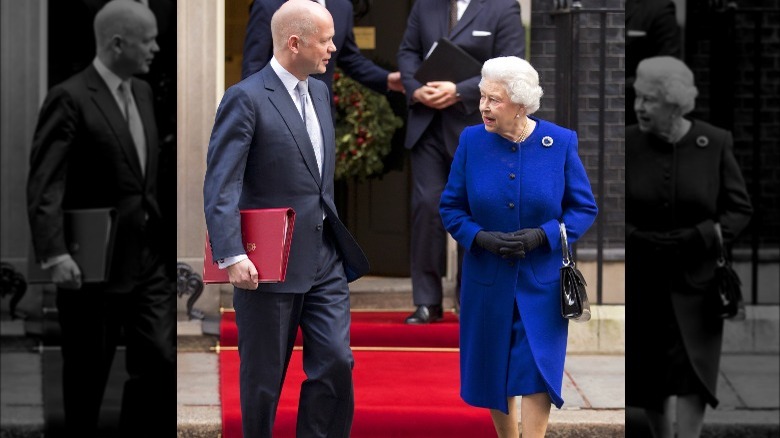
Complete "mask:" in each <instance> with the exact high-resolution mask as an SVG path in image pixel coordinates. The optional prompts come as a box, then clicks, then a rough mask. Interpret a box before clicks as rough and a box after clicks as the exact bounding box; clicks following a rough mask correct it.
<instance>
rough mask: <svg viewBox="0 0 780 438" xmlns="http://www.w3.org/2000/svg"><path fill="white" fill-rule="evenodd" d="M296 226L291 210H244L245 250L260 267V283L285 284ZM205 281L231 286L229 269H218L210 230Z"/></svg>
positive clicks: (205, 261)
mask: <svg viewBox="0 0 780 438" xmlns="http://www.w3.org/2000/svg"><path fill="white" fill-rule="evenodd" d="M294 224H295V211H294V210H293V209H292V208H263V209H251V210H241V235H242V240H243V242H244V250H245V251H246V255H247V256H248V257H249V260H251V261H252V263H254V264H255V267H256V268H257V274H258V277H259V279H260V280H259V281H260V283H279V282H282V281H284V277H285V275H286V274H287V260H288V257H289V255H290V243H291V242H292V234H293V225H294ZM203 282H204V283H207V284H208V283H230V280H229V279H228V273H227V269H219V266H218V265H217V264H216V263H215V262H214V260H213V258H212V255H211V246H210V245H209V234H208V231H207V232H206V248H205V250H204V254H203Z"/></svg>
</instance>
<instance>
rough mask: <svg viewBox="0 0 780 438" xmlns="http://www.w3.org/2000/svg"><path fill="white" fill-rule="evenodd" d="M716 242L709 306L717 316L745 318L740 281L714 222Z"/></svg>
mask: <svg viewBox="0 0 780 438" xmlns="http://www.w3.org/2000/svg"><path fill="white" fill-rule="evenodd" d="M715 235H716V236H717V243H718V260H717V266H716V268H715V280H714V289H715V290H714V291H712V292H710V302H711V306H712V307H713V308H714V310H713V311H714V312H715V314H716V315H717V316H719V317H721V318H723V319H731V320H735V321H741V320H744V319H745V302H744V299H743V298H742V281H740V279H739V276H738V275H737V273H736V271H734V268H732V266H731V259H730V258H729V256H728V254H727V252H726V247H725V245H724V243H723V233H722V231H721V228H720V224H718V223H716V224H715Z"/></svg>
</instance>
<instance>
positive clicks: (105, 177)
mask: <svg viewBox="0 0 780 438" xmlns="http://www.w3.org/2000/svg"><path fill="white" fill-rule="evenodd" d="M132 89H133V96H134V97H135V101H136V105H137V106H138V112H139V114H140V115H141V121H142V123H143V125H144V133H145V134H146V147H147V151H146V157H147V162H146V170H145V172H144V173H142V172H141V166H140V162H139V160H138V153H137V152H136V149H135V144H134V143H133V138H132V136H131V134H130V130H129V129H128V126H127V122H126V121H125V118H124V116H123V115H122V112H121V110H120V109H119V105H117V103H116V100H115V99H114V96H113V94H111V91H109V89H108V86H106V83H105V81H103V78H101V77H100V75H99V74H98V72H97V70H95V67H93V66H92V64H90V65H89V66H88V67H87V68H86V69H84V70H82V71H81V72H80V73H77V74H76V75H74V76H73V77H71V78H70V79H68V80H66V81H64V82H63V83H61V84H59V85H56V86H55V87H53V88H52V89H51V90H50V91H49V92H48V94H47V95H46V99H45V100H44V102H43V106H42V107H41V110H40V112H39V116H38V125H37V127H36V130H35V136H34V137H33V147H32V152H31V154H30V173H29V176H28V182H27V209H28V216H29V220H30V228H31V232H32V237H33V246H34V249H35V256H36V259H37V260H38V261H40V260H44V259H48V258H50V257H53V256H56V255H59V254H65V253H66V252H67V249H66V245H65V236H64V235H63V225H62V224H63V216H62V209H84V208H99V207H115V208H116V209H117V213H118V216H117V232H116V233H117V234H116V238H115V243H114V253H113V258H112V261H111V271H110V280H109V283H108V284H107V285H106V289H107V290H111V291H117V292H122V291H126V290H129V289H130V288H132V287H133V283H132V280H133V278H134V277H135V276H136V275H137V274H138V273H139V271H140V270H141V269H142V267H141V266H140V257H139V254H140V251H141V246H140V244H141V242H143V241H145V239H144V237H149V236H150V233H151V238H149V239H148V240H150V241H151V242H159V241H160V239H159V238H157V237H156V236H154V233H156V232H159V231H160V230H159V222H160V216H161V214H160V207H159V205H158V204H157V158H158V153H159V150H158V139H157V128H156V125H155V121H154V106H153V105H154V99H153V96H152V89H151V87H150V86H149V84H147V83H146V82H144V81H142V80H140V79H137V78H132ZM147 215H148V220H147V218H146V217H147Z"/></svg>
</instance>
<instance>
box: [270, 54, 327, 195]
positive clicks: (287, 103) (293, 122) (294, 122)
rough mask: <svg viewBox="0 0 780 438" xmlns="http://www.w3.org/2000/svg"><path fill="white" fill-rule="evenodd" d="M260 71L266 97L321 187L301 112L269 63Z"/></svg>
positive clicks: (318, 172) (312, 148)
mask: <svg viewBox="0 0 780 438" xmlns="http://www.w3.org/2000/svg"><path fill="white" fill-rule="evenodd" d="M262 72H263V73H262V74H263V82H264V83H265V88H266V90H268V91H269V94H268V99H269V100H270V101H271V104H272V105H273V106H274V107H276V110H277V111H279V114H280V115H281V116H282V120H284V123H285V125H287V129H289V130H290V134H291V135H292V137H293V139H294V140H295V144H296V145H297V146H298V150H299V151H300V153H301V156H303V161H304V162H305V163H306V167H307V168H308V169H309V173H311V175H312V177H313V178H314V180H315V181H316V182H317V185H318V186H319V187H322V178H320V170H319V169H318V168H317V159H316V158H315V157H314V147H313V146H312V144H311V140H309V134H308V133H307V132H306V126H304V124H303V119H302V118H301V114H300V113H299V112H298V109H297V108H296V107H295V104H294V103H293V101H292V99H291V98H290V94H289V93H288V92H287V90H286V89H285V88H284V84H283V83H282V80H281V79H279V76H277V75H276V73H275V72H274V70H273V69H272V68H271V64H268V65H267V66H266V67H265V68H263V70H262ZM318 117H319V113H318Z"/></svg>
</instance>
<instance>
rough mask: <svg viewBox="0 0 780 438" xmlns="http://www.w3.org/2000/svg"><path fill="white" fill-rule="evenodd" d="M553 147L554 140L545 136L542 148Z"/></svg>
mask: <svg viewBox="0 0 780 438" xmlns="http://www.w3.org/2000/svg"><path fill="white" fill-rule="evenodd" d="M552 145H553V139H552V137H550V136H549V135H545V136H544V138H542V146H544V147H546V148H549V147H550V146H552Z"/></svg>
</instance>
